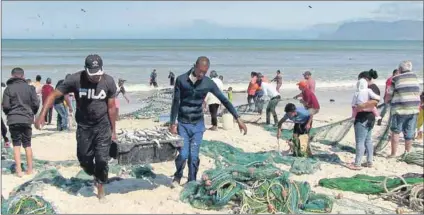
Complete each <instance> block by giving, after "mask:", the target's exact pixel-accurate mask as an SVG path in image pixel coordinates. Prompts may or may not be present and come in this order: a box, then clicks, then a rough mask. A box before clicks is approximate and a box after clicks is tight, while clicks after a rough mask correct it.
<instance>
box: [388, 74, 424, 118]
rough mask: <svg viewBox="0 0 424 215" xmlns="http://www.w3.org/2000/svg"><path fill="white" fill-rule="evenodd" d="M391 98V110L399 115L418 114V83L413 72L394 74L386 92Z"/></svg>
mask: <svg viewBox="0 0 424 215" xmlns="http://www.w3.org/2000/svg"><path fill="white" fill-rule="evenodd" d="M387 94H388V95H389V96H390V98H391V104H390V105H391V112H392V113H393V114H399V115H409V114H418V112H419V111H418V107H419V105H420V85H419V82H418V77H417V75H416V74H415V73H413V72H405V73H402V74H400V75H396V76H394V77H393V79H392V84H391V86H390V88H389V90H388V92H387Z"/></svg>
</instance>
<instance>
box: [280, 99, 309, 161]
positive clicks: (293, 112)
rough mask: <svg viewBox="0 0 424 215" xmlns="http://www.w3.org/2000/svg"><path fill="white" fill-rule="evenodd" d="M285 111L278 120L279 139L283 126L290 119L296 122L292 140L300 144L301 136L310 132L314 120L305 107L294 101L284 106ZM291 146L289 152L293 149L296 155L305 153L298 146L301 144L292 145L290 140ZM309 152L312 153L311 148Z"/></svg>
mask: <svg viewBox="0 0 424 215" xmlns="http://www.w3.org/2000/svg"><path fill="white" fill-rule="evenodd" d="M284 112H285V113H286V114H285V115H284V117H283V118H281V120H280V121H279V122H278V128H277V140H278V139H280V136H281V126H282V125H283V123H285V122H286V121H287V120H288V119H289V120H291V121H292V122H294V127H293V138H292V142H293V143H295V144H300V140H299V136H300V135H303V134H309V130H310V129H309V128H310V127H311V123H312V121H311V120H310V119H311V117H310V113H309V111H308V110H306V109H305V108H304V107H296V105H294V104H292V103H288V104H287V105H286V107H285V108H284ZM308 144H309V143H308ZM289 146H290V149H289V151H288V152H290V151H293V153H294V155H295V156H304V155H305V154H304V152H301V151H300V150H299V148H297V147H298V146H299V145H292V144H290V142H289ZM295 146H296V147H295ZM307 149H309V146H308V147H307ZM308 153H309V155H310V150H308Z"/></svg>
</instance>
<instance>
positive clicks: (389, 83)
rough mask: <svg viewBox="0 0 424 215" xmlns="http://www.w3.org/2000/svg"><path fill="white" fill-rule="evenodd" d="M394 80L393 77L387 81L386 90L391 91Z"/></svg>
mask: <svg viewBox="0 0 424 215" xmlns="http://www.w3.org/2000/svg"><path fill="white" fill-rule="evenodd" d="M392 79H393V76H392V77H390V78H388V79H387V81H386V90H387V89H389V87H390V86H391V85H392Z"/></svg>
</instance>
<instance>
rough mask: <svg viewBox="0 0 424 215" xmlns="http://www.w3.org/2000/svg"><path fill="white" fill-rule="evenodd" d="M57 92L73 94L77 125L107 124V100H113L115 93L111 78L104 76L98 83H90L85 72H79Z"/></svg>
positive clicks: (58, 88) (68, 79)
mask: <svg viewBox="0 0 424 215" xmlns="http://www.w3.org/2000/svg"><path fill="white" fill-rule="evenodd" d="M57 90H59V91H60V92H62V93H63V94H67V93H71V92H72V93H74V95H75V100H76V104H77V105H76V106H77V108H76V109H77V110H76V114H75V119H76V121H77V123H78V125H82V126H94V125H97V124H99V123H103V122H106V123H109V116H108V100H109V99H111V98H115V96H116V91H117V89H116V85H115V81H114V80H113V78H112V77H111V76H109V75H107V74H105V75H104V76H103V78H102V79H101V80H100V82H99V83H92V82H90V81H89V80H88V78H87V76H86V74H85V71H80V72H77V73H75V74H72V75H71V76H69V77H68V78H67V79H66V80H65V81H64V82H63V84H61V85H59V86H58V87H57Z"/></svg>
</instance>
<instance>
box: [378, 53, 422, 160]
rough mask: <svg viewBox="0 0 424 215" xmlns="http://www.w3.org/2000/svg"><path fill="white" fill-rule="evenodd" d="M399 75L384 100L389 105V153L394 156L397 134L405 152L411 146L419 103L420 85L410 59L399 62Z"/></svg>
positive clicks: (394, 78)
mask: <svg viewBox="0 0 424 215" xmlns="http://www.w3.org/2000/svg"><path fill="white" fill-rule="evenodd" d="M398 70H399V73H400V74H399V75H396V76H394V77H393V79H392V84H391V86H390V88H389V90H388V93H387V96H386V98H385V102H386V103H389V102H390V106H391V127H390V130H391V131H392V135H391V145H392V149H391V155H390V157H395V156H396V152H397V146H398V144H399V134H400V133H401V132H402V133H403V137H404V139H405V153H407V152H409V151H410V150H411V147H412V140H413V139H414V135H415V127H416V122H417V116H418V107H419V105H420V86H419V82H418V78H417V75H416V74H415V73H413V72H412V63H411V61H402V62H401V63H400V64H399V69H398Z"/></svg>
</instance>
